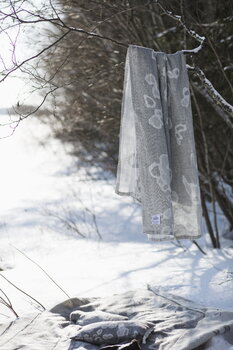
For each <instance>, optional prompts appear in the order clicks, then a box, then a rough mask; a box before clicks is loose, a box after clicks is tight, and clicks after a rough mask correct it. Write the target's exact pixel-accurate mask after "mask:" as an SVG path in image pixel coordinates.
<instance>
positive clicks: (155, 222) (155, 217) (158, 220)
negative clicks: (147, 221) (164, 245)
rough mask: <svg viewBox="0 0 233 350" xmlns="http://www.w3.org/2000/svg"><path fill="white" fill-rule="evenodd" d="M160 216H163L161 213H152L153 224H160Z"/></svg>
mask: <svg viewBox="0 0 233 350" xmlns="http://www.w3.org/2000/svg"><path fill="white" fill-rule="evenodd" d="M160 217H161V214H156V215H152V217H151V223H152V225H159V224H160Z"/></svg>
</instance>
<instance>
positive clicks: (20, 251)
mask: <svg viewBox="0 0 233 350" xmlns="http://www.w3.org/2000/svg"><path fill="white" fill-rule="evenodd" d="M11 246H12V247H13V248H14V249H16V250H17V251H18V252H19V253H21V254H22V255H23V256H25V258H27V259H28V260H29V261H31V262H32V263H33V264H35V265H36V266H37V267H38V268H39V269H40V270H41V271H43V272H44V274H45V275H46V276H47V277H48V278H49V279H50V280H51V281H52V282H53V283H54V284H55V285H56V286H57V287H58V288H59V289H60V290H61V291H62V292H63V293H64V294H65V295H66V297H68V299H71V297H70V296H69V295H68V294H67V293H66V292H65V291H64V289H63V288H62V287H61V286H59V285H58V284H57V282H56V281H55V280H54V279H53V278H52V277H51V276H50V275H49V274H48V273H47V272H46V271H45V270H44V269H43V268H42V267H41V266H40V265H39V264H38V263H37V262H36V261H34V260H33V259H31V258H30V257H29V256H27V255H26V254H25V253H24V252H22V250H20V249H18V248H16V247H15V246H14V245H13V244H11Z"/></svg>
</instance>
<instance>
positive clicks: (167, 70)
mask: <svg viewBox="0 0 233 350" xmlns="http://www.w3.org/2000/svg"><path fill="white" fill-rule="evenodd" d="M123 93H124V94H123V101H122V117H121V132H120V150H119V162H118V170H117V183H116V193H118V194H120V195H128V196H132V197H133V198H135V199H136V200H137V201H139V202H141V204H142V214H143V215H142V216H143V231H144V232H145V233H146V234H147V235H148V238H149V239H151V240H157V241H160V240H171V239H179V238H189V239H195V238H198V237H200V235H201V231H202V230H201V220H202V212H201V202H200V189H199V182H198V170H197V162H196V151H195V141H194V134H193V124H192V111H191V105H190V93H189V81H188V74H187V69H186V62H185V57H184V54H183V53H182V52H181V51H178V52H176V53H174V54H166V53H163V52H155V51H154V50H152V49H149V48H145V47H140V46H130V47H129V49H128V52H127V57H126V65H125V80H124V91H123Z"/></svg>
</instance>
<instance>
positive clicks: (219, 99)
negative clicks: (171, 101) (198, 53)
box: [193, 67, 233, 127]
mask: <svg viewBox="0 0 233 350" xmlns="http://www.w3.org/2000/svg"><path fill="white" fill-rule="evenodd" d="M193 71H194V73H195V74H196V76H197V77H198V78H199V79H200V81H201V82H202V84H203V86H204V87H205V89H206V91H207V92H208V94H209V95H210V97H211V98H212V99H213V100H214V101H215V103H216V104H217V105H219V106H221V108H222V109H223V110H224V111H225V112H226V113H227V114H228V115H230V116H231V117H233V106H232V105H231V104H230V103H228V102H227V101H226V100H225V99H224V98H223V96H222V95H220V93H219V92H218V91H217V90H216V89H215V88H214V86H213V84H212V83H211V81H210V80H209V79H208V78H207V77H206V76H205V73H204V72H203V71H202V70H201V69H200V68H199V67H194V68H193ZM226 122H227V124H228V125H229V126H231V127H232V124H229V122H231V121H230V120H229V118H227V116H226Z"/></svg>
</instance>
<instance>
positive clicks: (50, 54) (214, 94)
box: [11, 0, 233, 247]
mask: <svg viewBox="0 0 233 350" xmlns="http://www.w3.org/2000/svg"><path fill="white" fill-rule="evenodd" d="M17 3H20V4H22V5H21V6H19V5H17V6H18V7H17V8H18V10H19V9H20V10H22V9H25V7H24V6H25V4H23V3H24V2H22V1H21V2H20V1H15V6H16V4H17ZM30 11H31V12H32V14H30V13H29V14H28V13H24V17H22V11H21V12H19V11H18V13H17V11H15V13H16V14H17V15H14V13H13V14H12V16H14V17H15V18H14V21H15V22H17V21H18V23H19V25H24V24H25V23H23V21H22V20H21V21H20V19H22V18H24V21H25V22H28V23H27V24H28V25H34V26H36V25H37V22H36V21H38V22H43V21H44V22H47V23H49V24H50V26H48V28H47V36H46V42H47V44H46V45H47V46H45V47H48V46H49V45H51V47H50V48H49V49H46V52H43V53H42V55H39V56H38V58H37V62H40V64H41V70H42V72H43V73H41V72H38V69H37V70H32V69H31V72H32V73H33V79H34V80H35V81H37V82H40V84H41V86H43V87H44V86H46V88H47V90H46V93H45V92H44V95H43V96H46V97H48V102H49V103H48V104H47V111H49V113H46V115H45V116H44V120H45V121H48V122H49V123H50V125H51V127H52V129H53V131H54V134H55V135H56V137H58V138H60V139H61V140H62V141H64V142H66V143H69V144H70V145H71V146H72V152H73V154H74V155H76V156H77V157H78V158H79V160H80V162H83V163H85V164H93V165H96V166H98V167H100V168H101V169H104V170H108V171H110V172H111V173H113V174H115V172H116V165H117V158H118V140H119V139H118V136H119V124H120V109H121V97H122V86H123V76H124V62H125V55H126V50H127V45H129V44H135V45H141V46H146V47H150V48H153V49H155V50H158V51H164V52H168V53H172V52H176V51H177V50H193V49H194V48H197V49H196V50H193V52H190V53H189V54H187V55H186V57H187V64H188V66H189V78H190V89H191V95H192V108H193V122H194V130H195V140H196V148H197V157H198V167H199V175H200V183H201V195H202V206H203V213H204V216H205V220H206V223H207V227H208V230H209V234H210V237H211V241H212V244H213V246H214V247H219V245H220V243H219V234H218V225H217V219H216V210H217V209H216V203H217V204H218V206H219V207H220V208H221V211H222V212H223V214H224V215H225V217H226V218H227V220H228V222H229V228H230V229H233V147H232V144H233V142H232V138H233V107H232V103H233V99H232V96H233V86H232V83H231V82H232V77H233V64H232V52H233V34H232V29H233V5H232V2H231V1H230V0H226V1H223V2H220V1H217V0H194V1H189V0H171V1H168V0H160V1H156V0H154V1H142V0H122V1H112V0H110V1H104V0H99V1H98V0H97V1H84V0H83V1H82V0H70V1H67V0H57V1H52V0H50V1H47V2H46V6H44V7H43V8H40V9H39V10H37V11H35V10H34V12H33V10H30ZM12 16H11V17H12ZM30 21H31V24H30ZM26 64H27V63H26ZM26 64H25V65H26ZM25 65H23V66H22V68H23V67H25ZM29 71H30V69H29ZM44 72H46V74H45V73H44ZM43 91H44V90H43ZM46 94H47V95H46ZM32 112H33V111H32ZM30 113H31V111H30V112H29V113H28V114H30ZM28 114H25V115H24V116H21V118H23V117H25V116H27V115H28ZM211 211H212V212H213V215H214V220H213V221H212V222H213V223H212V222H211V220H210V216H209V213H210V212H211Z"/></svg>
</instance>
